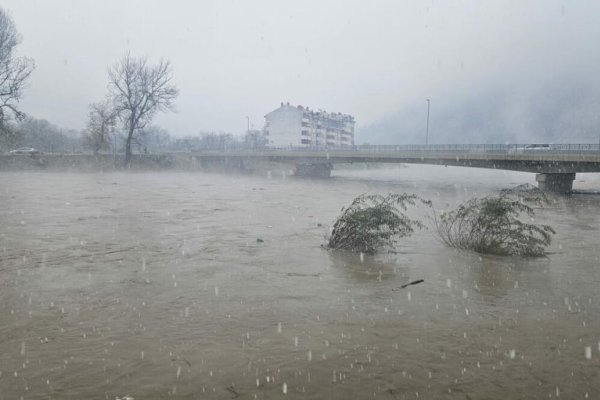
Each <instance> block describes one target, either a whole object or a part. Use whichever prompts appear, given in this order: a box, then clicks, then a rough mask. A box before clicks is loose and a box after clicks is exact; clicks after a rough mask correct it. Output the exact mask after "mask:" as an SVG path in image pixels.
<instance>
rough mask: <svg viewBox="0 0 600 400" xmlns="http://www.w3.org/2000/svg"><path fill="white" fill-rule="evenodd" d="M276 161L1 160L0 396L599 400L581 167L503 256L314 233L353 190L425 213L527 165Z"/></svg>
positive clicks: (591, 212)
mask: <svg viewBox="0 0 600 400" xmlns="http://www.w3.org/2000/svg"><path fill="white" fill-rule="evenodd" d="M276 175H277V174H272V175H271V176H270V179H267V177H266V176H265V177H259V176H257V177H247V176H236V175H220V174H205V173H114V174H113V173H111V174H67V173H64V174H63V173H2V174H0V181H1V189H0V399H18V398H23V399H84V398H85V399H110V400H113V399H116V398H117V397H119V398H123V397H125V396H131V397H133V398H134V399H138V400H139V399H159V398H189V399H200V398H215V399H228V398H239V399H255V398H256V399H273V398H307V399H321V398H331V399H366V398H384V399H423V398H424V399H444V398H447V399H483V398H488V399H501V398H556V397H563V398H568V399H574V398H581V399H584V398H590V399H594V398H600V295H599V294H598V293H599V292H598V287H599V286H600V231H599V228H600V195H595V194H592V193H590V191H591V190H593V189H595V190H600V179H599V178H598V177H596V176H595V175H592V174H589V175H584V174H581V175H578V181H577V182H576V183H575V187H576V188H580V189H582V190H583V193H580V194H574V195H572V196H568V197H555V198H553V200H554V201H553V203H552V205H551V206H549V207H548V208H546V209H543V210H538V212H537V216H536V218H537V221H538V222H540V223H546V224H550V225H552V226H553V227H554V228H555V230H556V231H557V234H556V236H555V238H554V241H553V243H552V245H551V247H550V249H549V254H548V257H547V258H540V259H520V258H516V257H492V256H480V255H477V254H472V253H465V252H457V251H455V250H453V249H449V248H447V247H445V246H444V244H442V243H441V242H440V241H439V240H438V239H436V237H435V233H434V231H433V230H432V229H429V230H425V231H420V232H417V233H415V235H413V236H412V237H411V238H407V239H403V240H401V241H400V243H399V246H398V247H397V248H396V249H395V250H396V251H395V252H382V253H380V254H378V255H376V256H366V255H365V256H363V257H361V256H360V255H358V254H349V253H343V252H334V251H327V250H326V249H324V248H322V244H324V243H325V236H326V235H327V233H328V230H329V226H330V224H331V223H332V222H333V221H334V219H335V217H336V216H337V215H338V214H339V212H340V209H341V207H343V206H346V205H348V204H349V202H350V201H351V200H352V199H353V198H354V197H356V196H357V195H359V194H362V193H388V192H410V193H416V194H418V195H420V196H422V197H425V198H428V199H431V200H432V201H433V202H434V206H435V207H436V208H437V209H443V208H445V207H448V206H454V205H456V204H458V203H460V202H461V201H464V200H467V199H469V198H471V197H473V196H478V195H486V194H489V193H492V192H494V191H496V190H499V189H502V188H505V187H511V186H514V185H516V184H520V183H525V182H530V183H533V174H522V173H508V172H501V171H479V170H470V169H460V168H443V167H425V166H411V167H409V168H384V169H372V170H339V171H334V177H333V178H332V179H329V180H317V181H313V180H302V179H293V178H290V177H286V176H284V175H280V176H279V175H278V176H276ZM586 191H587V192H586ZM413 215H414V216H417V217H419V218H422V219H424V221H426V222H427V221H429V220H428V218H429V215H430V211H429V210H426V209H418V210H415V211H414V214H413ZM427 223H428V224H429V222H427ZM418 279H423V280H424V282H423V283H420V284H418V285H414V286H409V287H407V288H404V289H401V288H400V287H401V286H402V285H403V284H405V283H407V282H410V281H414V280H418Z"/></svg>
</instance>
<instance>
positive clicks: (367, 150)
mask: <svg viewBox="0 0 600 400" xmlns="http://www.w3.org/2000/svg"><path fill="white" fill-rule="evenodd" d="M194 155H195V156H196V157H198V158H243V159H263V160H269V161H278V162H292V163H329V164H335V163H355V162H367V163H412V164H435V165H451V166H462V167H476V168H493V169H505V170H513V171H524V172H537V173H573V172H600V149H599V146H598V145H557V147H553V148H552V149H548V150H526V149H524V148H521V147H514V146H509V145H506V146H505V145H447V146H441V145H436V146H370V147H352V148H341V149H340V148H338V149H325V148H319V149H314V148H283V149H259V150H220V151H214V150H213V151H204V152H197V153H194Z"/></svg>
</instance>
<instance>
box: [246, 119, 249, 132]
mask: <svg viewBox="0 0 600 400" xmlns="http://www.w3.org/2000/svg"><path fill="white" fill-rule="evenodd" d="M246 121H247V122H248V130H246V133H250V117H248V116H247V117H246Z"/></svg>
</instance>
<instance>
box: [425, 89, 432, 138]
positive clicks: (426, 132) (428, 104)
mask: <svg viewBox="0 0 600 400" xmlns="http://www.w3.org/2000/svg"><path fill="white" fill-rule="evenodd" d="M426 100H427V130H426V131H425V144H426V145H427V144H429V106H430V103H431V101H430V100H429V99H426Z"/></svg>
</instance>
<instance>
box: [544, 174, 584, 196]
mask: <svg viewBox="0 0 600 400" xmlns="http://www.w3.org/2000/svg"><path fill="white" fill-rule="evenodd" d="M535 180H536V181H537V183H538V187H539V188H540V189H542V190H543V191H546V192H555V193H570V192H571V191H572V190H573V181H574V180H575V173H574V172H571V173H559V174H556V173H552V174H536V175H535Z"/></svg>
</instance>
